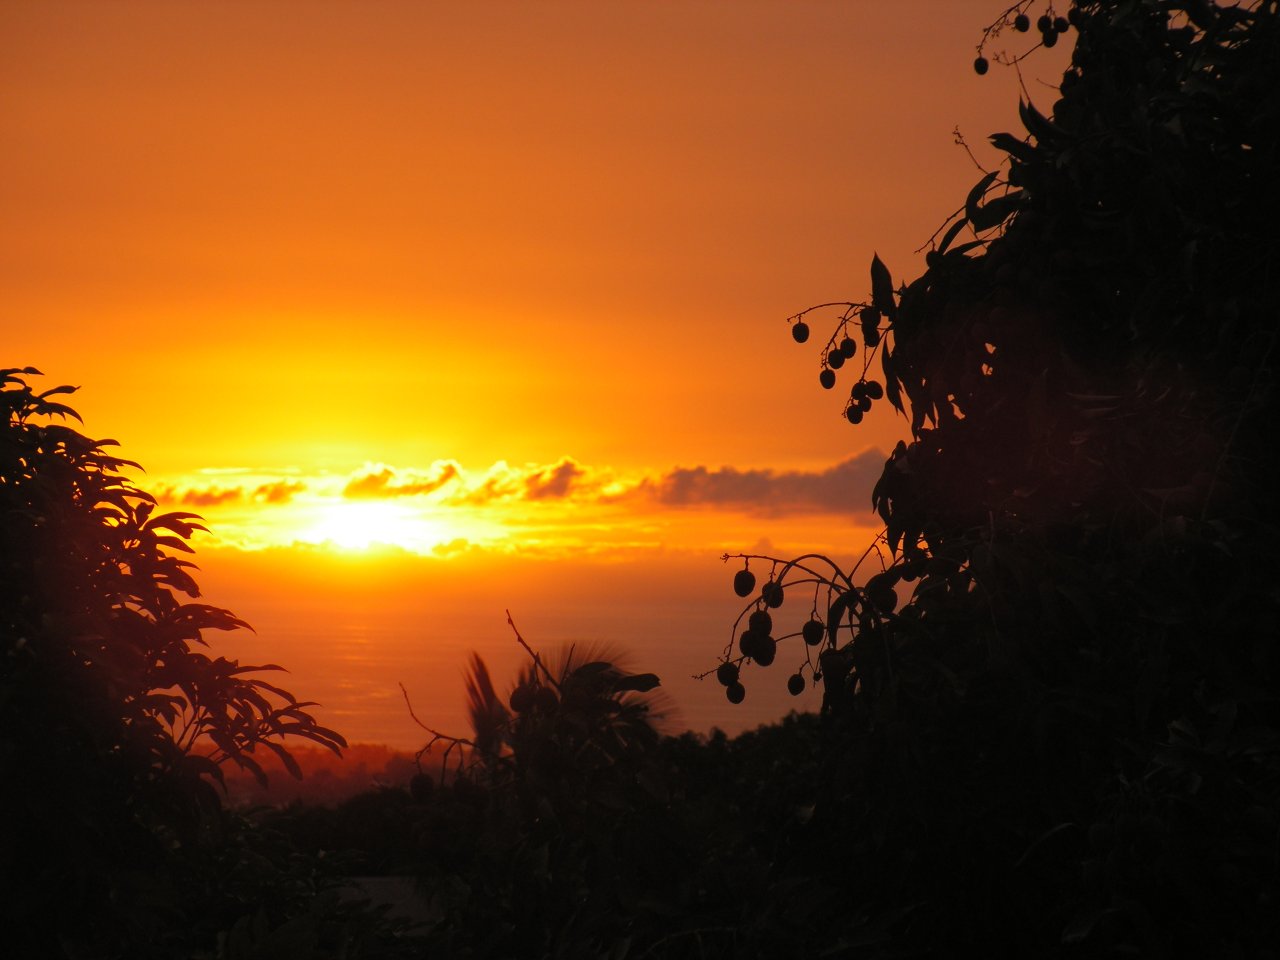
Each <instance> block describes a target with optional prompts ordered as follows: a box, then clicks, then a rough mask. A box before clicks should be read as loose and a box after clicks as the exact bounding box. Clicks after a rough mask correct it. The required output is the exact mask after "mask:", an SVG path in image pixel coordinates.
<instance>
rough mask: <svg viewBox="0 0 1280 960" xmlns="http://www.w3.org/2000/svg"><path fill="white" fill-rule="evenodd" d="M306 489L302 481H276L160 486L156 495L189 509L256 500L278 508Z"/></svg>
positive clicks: (156, 490)
mask: <svg viewBox="0 0 1280 960" xmlns="http://www.w3.org/2000/svg"><path fill="white" fill-rule="evenodd" d="M306 488H307V485H306V484H305V483H302V482H301V481H299V480H273V481H268V482H267V483H260V484H257V485H256V486H248V485H233V486H228V487H224V486H219V485H217V484H213V485H211V486H207V487H198V486H197V487H183V486H174V485H171V484H160V485H159V486H158V487H157V488H156V489H155V491H154V493H155V495H156V496H157V497H158V498H159V499H161V500H167V501H170V502H172V503H178V504H181V505H183V506H187V507H202V508H203V507H221V506H226V505H228V504H233V503H240V502H242V501H245V500H257V501H259V502H261V503H269V504H272V505H278V504H282V503H288V502H289V501H290V500H292V499H293V498H294V496H296V495H297V494H299V493H301V492H302V491H303V490H305V489H306Z"/></svg>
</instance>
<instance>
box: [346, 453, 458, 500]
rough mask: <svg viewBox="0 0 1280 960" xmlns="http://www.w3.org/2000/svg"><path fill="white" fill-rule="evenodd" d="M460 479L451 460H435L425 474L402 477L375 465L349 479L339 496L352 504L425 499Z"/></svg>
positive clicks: (391, 470) (407, 474)
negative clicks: (414, 498)
mask: <svg viewBox="0 0 1280 960" xmlns="http://www.w3.org/2000/svg"><path fill="white" fill-rule="evenodd" d="M459 477H460V471H459V470H458V465H457V464H456V463H454V462H453V461H452V460H447V461H442V460H437V461H436V462H435V463H433V464H432V465H431V470H430V472H429V473H427V474H418V473H414V472H412V471H406V472H405V473H404V475H403V476H401V475H398V474H397V472H396V471H395V470H393V469H392V468H391V467H388V466H386V465H385V464H375V465H370V467H369V468H367V469H366V470H365V472H363V473H361V474H359V475H357V476H354V477H352V478H351V480H349V481H348V482H347V485H346V486H345V487H343V488H342V495H343V496H344V497H348V498H350V499H353V500H357V499H377V498H384V497H415V496H425V495H426V494H428V493H435V491H437V490H439V489H440V488H441V487H443V486H444V485H445V484H447V483H449V482H450V481H453V480H457V479H458V478H459Z"/></svg>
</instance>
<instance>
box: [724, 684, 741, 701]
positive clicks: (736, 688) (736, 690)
mask: <svg viewBox="0 0 1280 960" xmlns="http://www.w3.org/2000/svg"><path fill="white" fill-rule="evenodd" d="M724 695H725V696H726V697H728V698H729V702H730V703H741V702H742V701H743V700H745V699H746V698H747V688H746V687H744V686H743V685H742V684H740V683H731V684H729V686H728V688H727V689H726V690H725V692H724Z"/></svg>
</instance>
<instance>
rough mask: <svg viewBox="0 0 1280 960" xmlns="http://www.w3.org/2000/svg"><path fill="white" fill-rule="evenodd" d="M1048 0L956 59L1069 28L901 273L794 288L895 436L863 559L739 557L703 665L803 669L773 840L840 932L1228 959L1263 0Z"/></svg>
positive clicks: (1245, 873)
mask: <svg viewBox="0 0 1280 960" xmlns="http://www.w3.org/2000/svg"><path fill="white" fill-rule="evenodd" d="M1038 6H1039V5H1038V4H1036V3H1032V2H1030V0H1024V2H1019V3H1017V4H1015V5H1013V6H1012V7H1010V8H1009V9H1008V10H1007V11H1006V12H1005V14H1004V15H1002V17H1001V18H1000V19H999V20H998V21H997V22H996V23H995V24H993V25H992V27H991V28H989V29H988V30H987V31H986V32H985V33H984V35H983V40H982V44H981V45H980V47H979V51H978V52H979V59H978V61H977V62H975V69H976V70H977V72H978V73H980V74H982V73H986V72H987V70H988V68H989V66H990V63H991V60H989V59H988V58H987V55H986V48H987V46H988V45H989V44H991V43H992V38H993V37H995V36H996V35H997V34H999V33H1001V32H1002V31H1008V32H1011V33H1020V32H1029V31H1030V30H1031V26H1032V22H1033V20H1034V22H1035V28H1036V30H1037V31H1038V33H1039V37H1040V43H1042V44H1043V45H1045V46H1050V45H1052V44H1053V43H1056V42H1057V38H1058V37H1059V36H1068V37H1070V36H1073V35H1074V37H1075V49H1074V52H1073V55H1072V60H1071V66H1070V67H1069V69H1068V70H1067V71H1066V73H1065V75H1064V76H1063V79H1062V83H1061V85H1060V88H1059V97H1058V99H1057V100H1056V102H1054V103H1053V105H1052V108H1051V109H1050V110H1049V111H1048V112H1047V115H1046V114H1045V113H1042V112H1041V111H1040V110H1038V109H1037V108H1036V107H1035V106H1034V105H1033V104H1032V103H1031V102H1028V101H1024V102H1023V103H1022V104H1021V108H1020V111H1021V120H1022V123H1023V125H1024V127H1025V128H1026V132H1025V134H1019V135H1014V134H1010V133H998V134H995V135H994V136H993V137H992V138H991V140H992V142H993V143H994V145H995V146H996V147H997V148H999V149H1000V150H1001V151H1003V152H1004V153H1005V154H1006V159H1005V161H1004V163H1003V164H1002V165H1001V167H1000V169H998V170H995V171H992V172H990V173H989V174H987V175H986V176H984V177H983V178H982V180H981V181H980V182H979V183H978V184H977V185H976V186H975V187H974V189H973V190H972V191H971V192H970V194H969V196H968V198H967V200H966V202H965V204H964V207H963V209H962V211H961V212H960V213H959V214H957V215H956V216H955V217H954V218H953V220H952V221H950V222H949V223H948V224H945V225H944V228H943V229H941V230H940V231H939V235H935V240H936V243H934V244H933V246H932V249H930V251H929V252H928V254H927V260H926V265H927V269H926V270H925V272H924V273H923V274H922V275H921V276H920V277H918V278H916V279H915V280H913V281H911V282H910V283H908V284H905V285H901V286H895V284H894V283H893V281H892V279H891V276H890V272H889V270H888V269H887V268H886V266H885V265H884V264H883V263H882V262H881V261H880V260H879V258H878V257H877V258H875V259H873V261H872V266H871V296H870V299H869V300H867V301H865V302H861V303H852V302H851V303H845V304H825V305H822V306H821V307H816V308H811V309H810V310H807V311H804V312H802V313H801V314H798V315H797V316H795V317H793V318H791V321H790V322H791V324H792V335H793V336H794V338H795V339H796V340H797V341H799V342H802V343H803V342H805V341H807V340H808V337H809V332H810V329H809V322H810V321H811V320H812V319H813V318H814V317H817V316H821V315H822V311H823V310H835V311H837V312H838V317H837V319H836V320H835V322H834V324H833V326H834V330H833V332H832V333H831V335H830V337H829V338H828V339H827V341H826V342H825V344H824V346H823V349H822V354H821V362H822V369H821V371H820V381H821V384H822V386H823V387H825V388H828V389H835V388H836V387H837V386H838V385H840V384H841V383H846V384H847V383H849V382H850V381H852V384H851V387H850V391H849V395H848V400H847V401H846V403H845V407H844V410H845V416H846V417H847V419H848V420H849V421H851V422H853V423H858V422H860V421H861V420H862V417H863V415H864V414H865V412H866V411H867V410H868V409H870V408H871V407H872V406H873V405H874V404H875V403H877V402H879V401H880V400H881V398H884V399H887V401H888V402H889V403H890V404H891V405H892V406H893V407H894V408H895V409H896V410H898V411H899V412H901V413H903V414H904V415H906V416H907V417H908V418H909V422H910V430H911V440H910V442H906V443H901V444H899V445H898V447H897V449H895V450H894V452H893V454H892V455H891V456H890V458H889V460H888V462H887V463H886V465H885V469H884V472H883V475H882V477H881V479H880V481H879V483H878V484H877V485H876V487H875V490H874V492H873V494H872V502H873V504H874V506H875V508H876V509H877V510H878V511H879V513H880V516H881V517H882V518H883V520H884V522H885V532H884V534H883V536H882V537H881V538H880V539H879V540H878V541H877V542H876V543H875V544H873V545H872V547H871V549H870V550H868V552H867V555H866V556H865V557H864V560H863V563H862V564H860V565H859V568H858V569H856V570H852V571H846V570H842V569H840V568H839V567H838V566H837V565H836V564H834V563H831V562H830V561H828V560H826V559H825V558H822V557H814V556H808V557H801V558H798V559H796V560H790V561H788V560H786V559H785V558H774V557H757V556H747V557H745V559H746V561H747V562H748V563H751V562H754V565H755V568H756V570H757V571H758V570H759V569H760V568H761V567H762V565H767V566H768V568H769V575H768V577H767V579H766V580H765V582H764V583H763V585H761V586H760V589H759V591H758V592H757V590H756V581H755V574H754V572H749V573H743V572H742V571H739V573H738V578H737V579H736V580H735V588H736V589H737V590H738V592H739V594H740V595H742V596H744V597H747V598H749V599H748V605H747V608H746V609H745V610H744V611H743V616H742V617H741V618H740V623H741V624H742V625H744V629H743V630H742V631H741V632H740V633H738V632H737V631H736V630H735V639H736V640H737V641H738V646H737V647H736V648H734V647H733V646H731V647H730V648H729V649H728V650H727V651H726V654H725V657H724V659H723V664H724V665H723V666H722V667H721V670H720V671H719V678H720V680H721V682H722V683H724V684H725V686H726V688H727V692H728V694H729V696H730V699H731V700H739V699H741V690H742V686H741V685H742V684H743V683H744V682H752V677H751V674H752V673H753V672H754V669H755V668H756V667H761V666H766V665H767V664H769V663H771V662H772V661H773V659H774V657H775V656H776V657H777V658H778V659H779V660H780V661H783V662H786V663H789V664H794V665H798V666H799V669H798V670H797V671H796V673H795V674H793V678H794V677H795V676H798V677H799V678H800V682H801V683H803V682H808V681H810V680H812V681H814V682H820V683H821V684H822V686H823V689H824V694H825V696H824V706H823V711H824V714H825V717H826V727H827V742H828V745H829V754H828V760H829V762H828V763H827V766H826V774H825V780H824V781H823V784H822V791H821V793H820V799H819V801H818V803H817V806H816V810H815V815H814V818H813V820H812V821H811V822H810V825H809V828H808V831H807V839H806V841H805V843H804V844H803V845H802V848H801V852H800V853H799V854H798V855H797V859H796V867H795V869H797V870H803V869H808V867H807V866H806V864H807V865H813V864H819V865H825V866H824V867H823V870H824V875H825V876H827V877H828V878H829V880H830V882H831V883H832V884H833V885H838V886H840V887H841V888H842V889H846V890H847V891H849V893H850V894H851V897H850V899H849V903H850V904H851V909H850V911H849V913H848V914H847V915H846V917H845V920H844V921H843V922H844V931H843V937H844V941H843V942H846V943H847V942H871V941H875V942H878V943H881V946H880V947H877V948H876V949H877V950H882V951H883V952H882V953H878V954H874V955H898V954H899V953H901V954H906V953H912V955H915V953H914V952H913V951H922V950H923V951H930V950H937V949H939V948H940V946H941V945H943V944H946V945H947V949H949V950H953V951H958V950H960V949H962V948H966V947H969V948H974V949H984V950H988V951H990V950H1003V951H1016V952H1018V953H1020V954H1021V955H1035V956H1048V955H1053V954H1055V953H1059V952H1061V953H1062V954H1063V955H1077V954H1078V953H1080V952H1084V953H1090V954H1092V953H1095V952H1096V953H1098V954H1101V953H1104V952H1107V951H1111V950H1115V951H1121V952H1123V951H1126V950H1127V951H1130V952H1133V951H1138V952H1141V953H1142V955H1151V956H1162V955H1163V956H1172V955H1178V954H1180V953H1181V952H1182V951H1186V950H1200V951H1203V952H1205V955H1221V956H1226V955H1248V953H1247V951H1249V950H1252V949H1257V948H1259V947H1261V946H1262V945H1265V944H1274V943H1275V942H1277V940H1276V939H1274V937H1275V936H1276V934H1277V920H1276V917H1277V916H1280V911H1278V910H1277V903H1278V902H1280V872H1278V866H1277V864H1278V863H1280V858H1278V857H1277V853H1278V852H1280V848H1278V847H1277V844H1278V843H1280V833H1278V831H1280V819H1278V816H1280V815H1278V814H1277V811H1278V810H1280V752H1278V751H1280V709H1278V708H1280V659H1278V654H1277V646H1276V644H1275V642H1274V640H1275V637H1276V636H1278V635H1280V630H1278V627H1280V617H1278V616H1277V612H1278V611H1277V600H1278V597H1280V595H1278V594H1277V591H1276V588H1275V584H1276V582H1277V580H1278V578H1280V577H1278V575H1280V570H1278V569H1277V566H1278V565H1277V563H1276V559H1275V544H1276V540H1277V533H1278V530H1277V500H1276V496H1275V490H1277V489H1280V470H1277V466H1278V460H1277V450H1276V444H1275V441H1274V437H1275V429H1276V427H1275V424H1276V422H1277V420H1276V415H1277V410H1276V393H1275V386H1276V384H1275V366H1274V349H1275V343H1276V338H1277V327H1278V321H1277V318H1278V317H1280V287H1278V286H1277V281H1276V277H1277V276H1280V273H1278V272H1277V271H1278V268H1280V247H1278V244H1277V241H1276V224H1277V223H1280V13H1278V10H1277V4H1276V3H1275V2H1274V0H1263V2H1254V3H1249V4H1240V5H1231V6H1217V5H1214V4H1212V3H1209V2H1205V0H1196V2H1179V0H1076V2H1074V3H1072V4H1071V6H1070V9H1069V11H1068V16H1066V17H1059V16H1058V15H1057V14H1056V12H1055V11H1054V10H1053V9H1052V6H1051V5H1050V6H1049V7H1048V8H1047V9H1044V10H1043V13H1042V15H1040V16H1038V17H1037V16H1035V14H1036V13H1037V9H1038ZM1006 35H1007V34H1006ZM994 59H995V61H996V62H997V63H998V62H1002V61H1003V62H1012V61H1014V60H1015V58H1013V57H1009V56H1005V57H1003V58H1002V57H996V58H994ZM877 354H878V357H877ZM867 567H873V569H871V570H868V569H866V568H867ZM796 596H800V597H802V598H803V599H802V600H801V601H799V603H800V604H801V608H800V610H799V611H797V613H796V614H795V615H794V616H795V617H796V619H797V621H798V622H797V623H796V627H797V628H800V629H798V631H797V632H796V633H794V634H784V632H783V631H774V629H773V627H774V622H775V620H774V618H776V617H779V616H781V614H780V613H779V612H778V608H779V607H780V606H782V603H783V600H784V598H785V599H786V600H787V601H788V603H789V604H790V606H792V607H794V606H796V605H797V601H795V600H793V599H792V598H794V597H796ZM811 601H812V602H811ZM788 609H789V608H788ZM806 621H811V622H810V623H809V625H808V626H807V627H802V624H804V623H805V622H806ZM775 632H777V633H778V637H777V638H775V637H774V633H775ZM780 641H781V645H779V643H780ZM748 666H750V667H751V669H750V670H747V669H744V668H745V667H748ZM867 937H870V938H871V940H870V941H867V940H866V938H867ZM878 937H879V938H883V939H881V940H877V939H876V938H878ZM859 938H862V941H859ZM872 953H873V951H871V952H868V953H867V955H872ZM859 955H861V954H859Z"/></svg>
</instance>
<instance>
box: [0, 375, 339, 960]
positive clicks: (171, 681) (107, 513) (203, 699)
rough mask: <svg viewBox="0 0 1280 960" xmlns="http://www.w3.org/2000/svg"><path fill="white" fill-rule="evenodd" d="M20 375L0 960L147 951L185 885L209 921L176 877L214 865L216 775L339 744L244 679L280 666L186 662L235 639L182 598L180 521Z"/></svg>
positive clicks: (11, 494)
mask: <svg viewBox="0 0 1280 960" xmlns="http://www.w3.org/2000/svg"><path fill="white" fill-rule="evenodd" d="M35 375H38V371H36V370H34V369H32V368H29V367H28V368H25V369H6V370H0V765H2V769H0V795H2V797H3V806H2V807H0V823H3V827H0V844H2V849H0V862H3V864H4V873H5V876H6V878H8V879H9V880H11V881H13V882H12V883H6V889H7V893H6V894H5V898H6V899H5V902H4V905H5V914H6V917H7V919H8V920H9V922H8V923H7V924H6V934H5V943H6V949H7V948H8V947H10V946H13V945H14V944H15V943H16V944H19V945H22V947H21V949H20V950H19V953H18V954H16V955H21V956H27V955H30V956H48V957H56V956H73V957H80V956H93V957H106V956H117V955H129V956H150V955H165V954H166V953H167V952H168V951H169V950H170V949H176V947H174V946H173V944H170V943H168V940H169V939H170V938H172V939H173V940H174V942H175V943H181V942H185V939H184V938H186V937H188V936H189V934H190V930H189V929H186V928H185V927H184V922H183V921H182V920H180V919H175V918H180V917H183V916H186V917H188V918H191V917H192V916H193V915H194V914H195V912H196V910H195V909H194V908H195V907H196V906H197V905H196V904H194V903H193V902H192V901H193V900H194V899H195V898H196V896H197V893H196V891H197V890H198V889H199V888H200V886H201V884H202V883H204V884H205V886H204V895H203V896H204V902H201V903H199V904H198V907H199V910H200V911H202V912H203V916H202V917H201V919H202V921H208V920H209V919H210V914H214V913H216V910H217V907H218V904H217V903H215V902H214V897H213V896H212V894H211V891H210V890H209V884H208V883H205V880H203V879H200V878H193V877H192V876H191V870H192V869H193V866H192V865H193V863H194V862H195V860H194V859H193V857H194V855H195V851H201V853H200V856H205V855H211V856H216V852H214V853H210V851H209V850H208V849H206V848H207V847H208V846H209V844H210V842H211V841H212V840H213V839H217V835H218V832H219V831H220V829H221V825H222V822H223V821H222V818H221V817H220V809H219V807H220V805H219V798H218V794H217V792H216V790H215V788H214V787H213V786H212V785H211V782H217V781H220V780H221V778H222V773H221V765H222V764H225V763H232V764H235V765H237V766H239V767H242V768H245V769H248V770H250V771H253V772H255V773H256V774H258V775H261V770H260V767H259V764H258V762H257V761H256V760H255V759H254V754H255V752H256V751H263V750H265V751H271V752H273V753H275V754H276V755H278V756H279V757H280V758H281V760H282V761H283V762H284V763H285V764H286V766H289V767H290V768H291V769H295V765H294V764H293V761H292V758H291V757H290V756H289V753H288V751H287V750H286V748H285V747H284V746H282V745H281V743H280V741H281V740H282V739H283V738H284V737H286V736H295V737H301V738H303V739H305V740H308V741H311V742H314V743H318V744H322V745H324V746H326V747H329V748H331V749H333V750H335V751H337V750H338V748H339V747H340V746H343V745H345V743H344V741H343V739H342V737H341V736H340V735H338V734H337V733H335V732H334V731H332V730H329V729H326V728H325V727H322V726H320V725H319V724H317V723H316V721H315V718H314V717H313V716H312V715H311V714H310V713H309V712H308V711H307V707H308V706H310V705H311V704H309V703H306V702H299V701H297V700H296V699H295V698H294V697H293V696H292V695H291V694H290V693H288V692H287V691H285V690H283V689H281V688H279V687H277V686H274V685H272V684H270V683H268V682H267V681H266V680H263V679H262V678H261V676H260V674H261V673H262V672H263V671H270V670H279V669H280V668H279V667H276V666H274V665H270V664H267V665H262V666H242V665H241V664H240V663H239V662H238V661H235V660H228V659H226V658H224V657H211V656H209V655H207V654H205V653H203V652H202V651H201V649H200V648H201V647H203V646H205V645H206V644H205V640H204V637H203V632H204V631H206V630H233V629H237V628H241V627H244V626H246V624H244V622H243V621H241V620H239V619H238V618H236V617H235V616H233V615H232V614H231V613H229V612H228V611H226V610H223V609H220V608H218V607H213V606H210V605H208V604H205V603H201V602H198V601H197V599H196V598H198V597H199V589H198V588H197V585H196V582H195V580H194V579H193V578H192V575H191V570H192V566H193V565H192V564H191V562H190V561H189V560H186V559H184V555H186V554H190V553H191V552H192V550H191V547H190V545H189V544H188V543H187V540H188V539H189V538H190V536H191V534H192V533H193V531H195V530H201V529H203V527H201V526H200V525H199V524H198V523H197V522H196V521H197V520H198V518H197V517H195V516H194V515H192V514H185V513H159V512H157V511H156V509H155V508H156V501H155V499H154V498H153V497H152V496H151V495H150V494H148V493H146V492H144V491H142V490H140V489H138V488H137V487H136V486H135V485H134V484H133V483H132V482H131V481H129V480H128V479H127V478H126V477H125V476H124V475H123V474H122V473H121V471H122V470H123V469H125V468H128V467H134V466H136V464H133V463H131V462H130V461H127V460H123V459H120V458H119V457H116V456H113V455H111V454H109V453H107V452H106V450H107V448H108V447H110V446H112V445H113V444H114V441H112V440H92V439H90V438H88V437H86V436H84V435H82V434H80V433H78V432H76V431H75V430H74V429H72V428H70V427H69V426H67V425H66V420H67V419H68V418H75V419H79V418H78V417H77V415H76V414H75V412H74V411H73V410H72V409H71V408H70V407H68V406H66V405H65V404H63V403H61V402H59V401H58V399H56V398H58V397H59V396H62V395H65V394H69V393H71V392H73V390H74V388H72V387H67V386H58V387H54V388H52V389H49V390H44V391H42V392H36V391H35V390H34V389H33V388H32V387H31V386H30V384H29V382H28V381H29V378H30V377H32V376H35ZM205 862H206V865H207V863H208V861H205ZM205 879H207V878H205ZM230 919H234V917H232V918H230ZM214 929H217V928H216V927H215V928H214Z"/></svg>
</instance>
